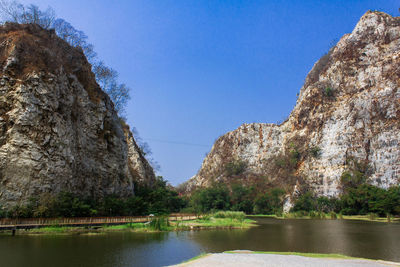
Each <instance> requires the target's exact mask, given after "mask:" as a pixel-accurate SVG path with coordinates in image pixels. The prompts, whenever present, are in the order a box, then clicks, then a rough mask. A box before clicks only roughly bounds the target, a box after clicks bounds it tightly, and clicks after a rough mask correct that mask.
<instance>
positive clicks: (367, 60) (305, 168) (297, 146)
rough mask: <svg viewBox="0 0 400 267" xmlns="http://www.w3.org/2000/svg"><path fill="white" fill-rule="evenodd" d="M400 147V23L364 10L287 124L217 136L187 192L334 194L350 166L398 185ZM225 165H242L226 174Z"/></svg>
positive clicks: (373, 179)
mask: <svg viewBox="0 0 400 267" xmlns="http://www.w3.org/2000/svg"><path fill="white" fill-rule="evenodd" d="M399 142H400V18H399V17H391V16H390V15H387V14H385V13H381V12H367V13H366V14H365V15H364V16H363V17H362V18H361V19H360V21H359V22H358V24H357V26H356V27H355V29H354V30H353V32H352V33H351V34H346V35H344V36H343V37H342V38H341V40H340V41H339V42H338V43H337V44H336V46H334V47H333V48H332V49H331V50H330V51H329V53H327V54H326V55H325V56H323V57H322V58H321V59H320V60H319V61H318V62H317V63H316V64H315V65H314V67H313V68H312V70H311V71H310V73H309V74H308V76H307V78H306V80H305V84H304V85H303V87H302V88H301V91H300V94H299V97H298V100H297V103H296V106H295V108H294V110H293V111H292V112H291V114H290V116H289V118H288V120H286V121H285V122H284V123H282V124H280V125H275V124H265V123H253V124H243V125H242V126H240V127H239V128H238V129H236V130H234V131H232V132H229V133H227V134H225V135H223V136H221V137H220V138H219V139H218V140H217V141H216V143H215V144H214V146H213V148H212V150H211V152H210V153H209V154H208V155H207V156H206V158H205V159H204V162H203V164H202V167H201V169H200V171H199V172H198V173H197V175H195V176H194V177H193V178H191V180H189V181H188V182H187V183H186V189H187V190H188V191H191V190H193V189H194V188H196V187H207V186H210V185H211V184H212V183H213V182H214V181H223V182H227V183H229V182H232V181H236V180H239V181H240V182H241V183H248V184H252V185H257V187H258V188H266V187H268V186H281V187H284V188H286V189H287V190H288V192H293V190H295V189H296V188H297V187H298V186H299V185H303V184H308V185H309V186H311V187H312V188H313V189H314V190H315V192H316V193H317V194H319V195H326V196H335V195H337V194H338V193H339V192H340V190H339V189H340V186H339V181H340V176H341V175H342V173H343V172H344V171H345V170H346V169H348V168H349V167H350V166H349V164H351V163H350V162H351V161H357V162H362V163H365V164H366V165H368V166H369V169H368V172H369V177H370V179H369V182H370V183H373V184H376V185H378V186H381V187H385V188H386V187H389V186H390V185H395V184H399V182H400V145H399ZM228 164H231V165H230V167H231V168H232V166H233V167H235V164H236V165H240V164H242V165H243V166H246V168H245V170H244V171H243V172H242V173H240V174H238V173H236V174H235V173H233V174H232V173H231V174H228V173H227V166H228V167H229V165H228ZM239 167H240V166H239ZM236 168H238V167H237V166H236Z"/></svg>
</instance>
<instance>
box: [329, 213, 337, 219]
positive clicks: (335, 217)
mask: <svg viewBox="0 0 400 267" xmlns="http://www.w3.org/2000/svg"><path fill="white" fill-rule="evenodd" d="M330 216H331V219H332V220H336V219H337V215H336V212H334V211H331V213H330Z"/></svg>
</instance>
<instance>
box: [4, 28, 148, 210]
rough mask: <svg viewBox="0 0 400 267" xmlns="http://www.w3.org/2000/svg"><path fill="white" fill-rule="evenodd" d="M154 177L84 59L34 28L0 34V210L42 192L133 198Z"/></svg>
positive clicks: (81, 54)
mask: <svg viewBox="0 0 400 267" xmlns="http://www.w3.org/2000/svg"><path fill="white" fill-rule="evenodd" d="M153 180H154V172H153V169H152V168H151V166H150V165H149V164H148V162H147V161H146V159H145V158H144V156H143V155H142V153H141V151H140V149H139V148H138V146H137V144H136V142H135V140H134V138H133V136H132V133H131V132H130V130H129V127H128V126H127V125H126V124H125V123H124V122H123V121H121V120H120V119H119V117H118V115H117V113H116V111H115V110H114V106H113V103H112V101H111V100H110V98H109V97H108V96H107V95H106V94H105V93H104V92H103V91H102V90H101V89H100V87H99V86H98V84H97V83H96V81H95V78H94V74H93V73H92V72H91V66H90V64H89V63H88V62H87V60H86V58H85V56H84V55H83V53H82V51H81V50H80V49H78V48H73V47H71V46H69V45H68V44H67V43H66V42H64V41H63V40H61V39H60V38H58V37H57V36H56V35H55V34H54V32H52V31H46V30H43V29H41V28H40V27H38V26H35V25H17V24H6V25H5V26H1V27H0V204H2V205H5V206H7V205H10V206H12V205H17V204H23V203H24V202H26V201H27V200H28V199H29V198H30V197H31V196H35V195H38V194H40V193H43V192H50V193H57V192H59V191H70V192H74V193H78V194H81V195H85V196H92V197H94V198H101V197H103V196H104V195H108V194H116V195H118V196H121V197H126V196H130V195H132V194H133V188H134V182H143V183H151V182H152V181H153Z"/></svg>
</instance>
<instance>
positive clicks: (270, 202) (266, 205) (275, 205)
mask: <svg viewBox="0 0 400 267" xmlns="http://www.w3.org/2000/svg"><path fill="white" fill-rule="evenodd" d="M284 194H285V191H284V190H283V189H281V188H272V189H270V190H269V191H268V192H267V193H265V194H264V195H261V196H259V197H258V198H257V199H256V200H255V201H254V212H255V213H259V214H279V213H282V208H283V197H284Z"/></svg>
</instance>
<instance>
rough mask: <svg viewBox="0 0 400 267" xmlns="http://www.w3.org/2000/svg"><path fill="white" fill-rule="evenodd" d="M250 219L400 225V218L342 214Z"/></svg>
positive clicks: (271, 216)
mask: <svg viewBox="0 0 400 267" xmlns="http://www.w3.org/2000/svg"><path fill="white" fill-rule="evenodd" d="M247 217H250V218H253V217H254V218H257V217H259V218H274V219H280V220H284V219H312V220H316V219H320V220H358V221H370V222H384V223H400V218H397V217H389V219H388V218H387V217H378V216H374V215H340V214H335V215H332V214H329V213H325V214H319V215H318V216H310V215H302V214H296V213H287V214H283V215H274V214H267V215H266V214H255V215H247Z"/></svg>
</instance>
